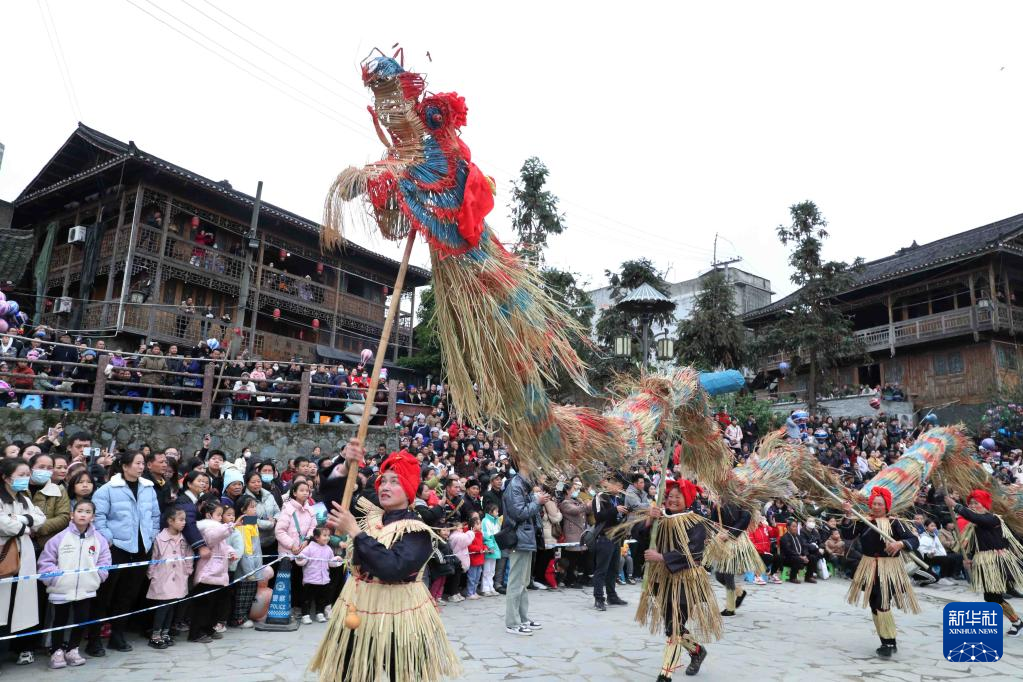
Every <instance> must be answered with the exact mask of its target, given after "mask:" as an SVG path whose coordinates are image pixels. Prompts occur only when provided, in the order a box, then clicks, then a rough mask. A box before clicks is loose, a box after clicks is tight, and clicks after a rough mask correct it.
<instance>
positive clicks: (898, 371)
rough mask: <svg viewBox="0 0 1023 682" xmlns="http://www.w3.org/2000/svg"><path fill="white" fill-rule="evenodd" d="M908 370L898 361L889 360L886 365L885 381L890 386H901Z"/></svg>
mask: <svg viewBox="0 0 1023 682" xmlns="http://www.w3.org/2000/svg"><path fill="white" fill-rule="evenodd" d="M905 373H906V369H905V367H903V366H902V363H901V362H899V361H898V360H889V361H888V362H886V363H885V368H884V380H885V383H888V384H901V383H902V377H903V375H905Z"/></svg>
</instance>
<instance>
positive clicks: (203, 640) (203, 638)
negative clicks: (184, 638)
mask: <svg viewBox="0 0 1023 682" xmlns="http://www.w3.org/2000/svg"><path fill="white" fill-rule="evenodd" d="M188 641H189V642H194V643H196V644H209V643H210V642H212V641H213V638H212V637H210V636H209V635H199V636H198V637H196V638H195V639H192V638H191V637H189V638H188Z"/></svg>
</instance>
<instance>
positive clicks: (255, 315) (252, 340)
mask: <svg viewBox="0 0 1023 682" xmlns="http://www.w3.org/2000/svg"><path fill="white" fill-rule="evenodd" d="M265 245H266V242H264V241H263V238H262V237H260V238H259V252H258V253H257V255H256V259H257V261H258V264H257V265H256V295H255V297H254V298H253V299H252V323H251V324H250V325H249V355H252V354H253V348H254V347H255V345H256V322H257V321H258V320H259V292H260V291H261V290H262V289H261V287H262V285H263V248H264V246H265ZM245 248H246V249H247V248H249V246H248V244H246V245H245ZM242 314H243V315H244V313H242Z"/></svg>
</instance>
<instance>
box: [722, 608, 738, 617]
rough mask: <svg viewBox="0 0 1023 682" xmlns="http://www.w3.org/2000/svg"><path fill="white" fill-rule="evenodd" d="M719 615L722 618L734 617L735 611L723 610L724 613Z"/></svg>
mask: <svg viewBox="0 0 1023 682" xmlns="http://www.w3.org/2000/svg"><path fill="white" fill-rule="evenodd" d="M721 615H722V616H734V615H735V611H732V610H731V609H725V610H724V611H722V612H721Z"/></svg>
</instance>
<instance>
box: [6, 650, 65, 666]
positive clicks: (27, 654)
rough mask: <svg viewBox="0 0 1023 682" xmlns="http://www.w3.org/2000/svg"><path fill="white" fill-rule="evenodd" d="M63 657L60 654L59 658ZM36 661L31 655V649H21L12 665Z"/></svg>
mask: <svg viewBox="0 0 1023 682" xmlns="http://www.w3.org/2000/svg"><path fill="white" fill-rule="evenodd" d="M63 658H64V657H63V656H61V659H63ZM35 662H36V657H35V656H33V655H32V652H31V651H22V652H21V653H20V654H18V660H17V661H15V663H14V665H31V664H33V663H35Z"/></svg>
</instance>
